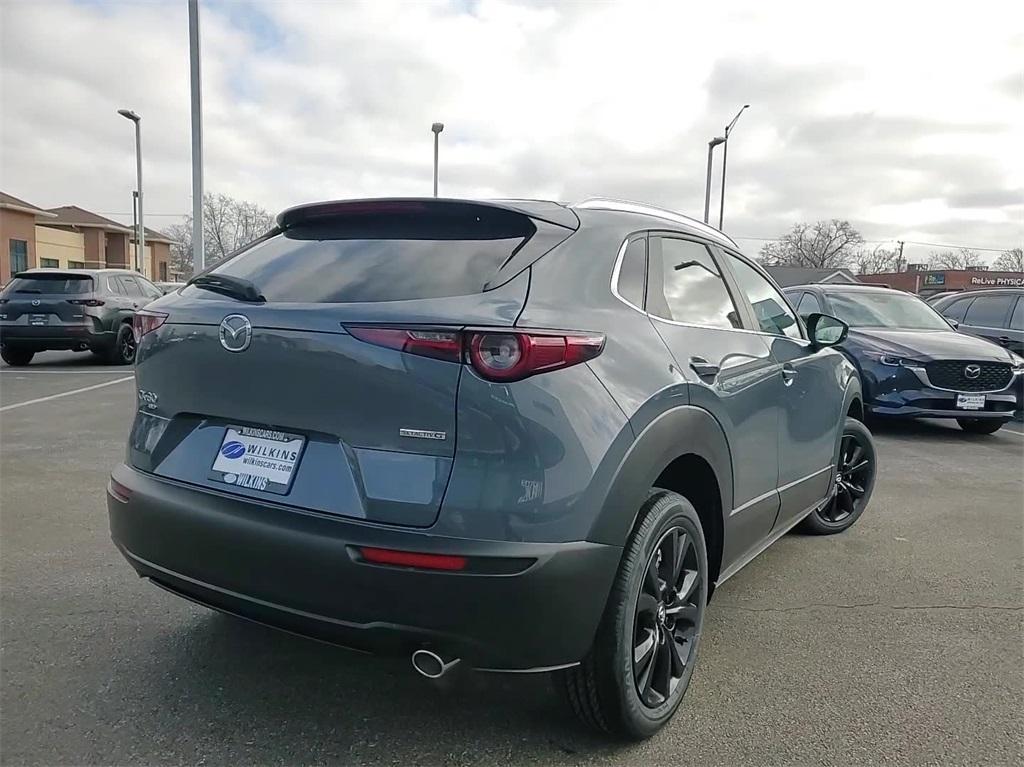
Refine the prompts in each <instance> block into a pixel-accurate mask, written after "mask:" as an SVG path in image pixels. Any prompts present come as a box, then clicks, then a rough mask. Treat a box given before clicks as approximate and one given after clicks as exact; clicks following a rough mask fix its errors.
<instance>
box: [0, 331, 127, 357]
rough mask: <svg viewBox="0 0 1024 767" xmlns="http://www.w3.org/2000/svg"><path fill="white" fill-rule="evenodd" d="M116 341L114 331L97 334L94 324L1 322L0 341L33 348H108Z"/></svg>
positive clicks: (6, 344) (35, 349)
mask: <svg viewBox="0 0 1024 767" xmlns="http://www.w3.org/2000/svg"><path fill="white" fill-rule="evenodd" d="M115 340H116V335H115V334H114V333H113V332H99V333H97V332H96V331H95V329H94V328H93V327H92V326H91V325H56V326H55V325H44V326H42V327H32V326H29V325H0V344H3V345H4V346H10V347H16V348H18V349H30V350H32V351H47V350H51V349H93V350H96V349H106V348H110V347H111V346H113V344H114V341H115Z"/></svg>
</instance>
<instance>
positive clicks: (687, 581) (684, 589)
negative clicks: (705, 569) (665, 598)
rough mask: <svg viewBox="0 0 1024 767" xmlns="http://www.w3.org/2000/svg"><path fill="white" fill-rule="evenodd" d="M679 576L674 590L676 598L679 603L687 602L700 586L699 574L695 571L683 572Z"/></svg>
mask: <svg viewBox="0 0 1024 767" xmlns="http://www.w3.org/2000/svg"><path fill="white" fill-rule="evenodd" d="M681 575H682V577H681V578H680V579H679V581H678V584H679V585H678V587H677V588H676V598H677V599H678V600H679V601H680V602H689V601H690V597H692V596H693V592H694V591H696V590H697V587H698V586H699V585H700V573H698V572H697V571H696V570H683V572H682V574H681Z"/></svg>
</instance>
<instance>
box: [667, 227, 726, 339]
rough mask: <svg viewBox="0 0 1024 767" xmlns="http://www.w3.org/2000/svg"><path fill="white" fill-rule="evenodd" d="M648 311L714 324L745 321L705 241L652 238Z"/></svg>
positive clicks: (669, 317)
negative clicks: (740, 317)
mask: <svg viewBox="0 0 1024 767" xmlns="http://www.w3.org/2000/svg"><path fill="white" fill-rule="evenodd" d="M650 245H651V248H650V259H649V260H650V267H649V269H648V273H649V279H648V281H647V284H648V287H647V311H648V312H650V313H651V314H653V315H654V316H655V317H661V318H663V319H666V320H675V321H676V322H689V323H693V324H694V325H704V326H707V327H713V328H738V327H741V326H742V324H741V322H740V319H739V313H738V312H737V311H736V306H735V305H734V304H733V302H732V297H731V296H730V295H729V291H728V289H727V288H726V287H725V281H724V280H723V279H722V274H721V272H719V271H718V266H717V265H716V264H715V262H714V260H713V259H712V258H711V253H709V252H708V249H707V248H705V247H704V246H703V245H701V244H699V243H696V242H691V241H689V240H676V239H671V238H668V237H651V238H650Z"/></svg>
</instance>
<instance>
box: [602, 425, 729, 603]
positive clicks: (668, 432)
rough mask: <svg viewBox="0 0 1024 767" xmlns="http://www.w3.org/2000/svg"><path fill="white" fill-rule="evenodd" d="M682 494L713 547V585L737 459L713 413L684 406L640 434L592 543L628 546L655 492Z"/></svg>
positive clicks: (613, 487) (604, 506)
mask: <svg viewBox="0 0 1024 767" xmlns="http://www.w3.org/2000/svg"><path fill="white" fill-rule="evenodd" d="M655 487H660V488H663V489H666V490H671V491H673V492H676V493H679V494H680V495H682V496H684V497H686V498H687V500H689V501H690V502H691V503H692V504H693V505H694V507H695V508H696V509H697V514H698V516H699V517H700V519H701V524H702V526H703V527H704V531H705V537H706V539H707V543H708V569H709V573H708V574H709V579H710V581H711V583H714V580H715V579H716V578H717V576H718V573H719V571H720V568H721V559H722V551H723V549H724V538H725V529H726V526H725V519H726V517H727V516H728V513H729V510H730V509H731V508H732V488H733V473H732V458H731V453H730V451H729V444H728V441H727V440H726V436H725V432H724V431H723V430H722V427H721V425H720V424H719V423H718V421H717V420H716V419H715V418H714V416H713V415H711V413H709V412H708V411H707V410H704V409H703V408H698V407H694V406H692V405H680V406H679V407H675V408H672V409H671V410H667V411H665V412H663V413H661V414H660V415H659V416H657V417H656V418H655V419H654V420H652V421H651V423H650V424H648V425H647V427H646V428H644V429H643V431H641V432H640V434H639V435H637V438H636V440H634V442H633V445H632V446H631V447H630V449H629V451H628V452H627V454H626V456H625V458H623V460H622V462H621V463H620V464H619V466H618V468H617V470H616V473H615V476H614V478H613V479H612V482H611V485H610V487H609V490H608V493H607V494H606V496H605V500H604V503H603V504H602V506H601V509H600V511H599V513H598V515H597V518H596V519H595V521H594V524H593V526H592V528H591V533H590V535H589V536H588V539H589V540H591V541H595V542H601V543H612V544H615V545H617V546H621V545H623V543H625V541H626V539H627V538H628V536H629V534H630V532H631V531H632V529H633V528H634V526H635V525H636V521H637V514H638V513H639V510H640V507H641V506H642V505H643V501H644V498H646V497H647V495H648V494H649V493H650V492H651V489H652V488H655Z"/></svg>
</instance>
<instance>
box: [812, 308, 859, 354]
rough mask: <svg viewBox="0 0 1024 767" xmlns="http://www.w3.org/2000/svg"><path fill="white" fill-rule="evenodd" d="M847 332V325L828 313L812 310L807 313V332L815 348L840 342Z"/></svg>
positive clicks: (848, 328) (848, 330)
mask: <svg viewBox="0 0 1024 767" xmlns="http://www.w3.org/2000/svg"><path fill="white" fill-rule="evenodd" d="M849 332H850V326H849V325H847V324H846V323H845V322H843V321H842V320H841V319H839V318H837V317H833V316H832V315H830V314H819V313H818V312H813V313H811V314H809V315H807V333H808V335H810V337H811V344H813V345H814V347H815V348H816V349H822V348H824V347H826V346H835V345H836V344H841V343H842V342H843V341H845V340H846V335H847V333H849Z"/></svg>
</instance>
